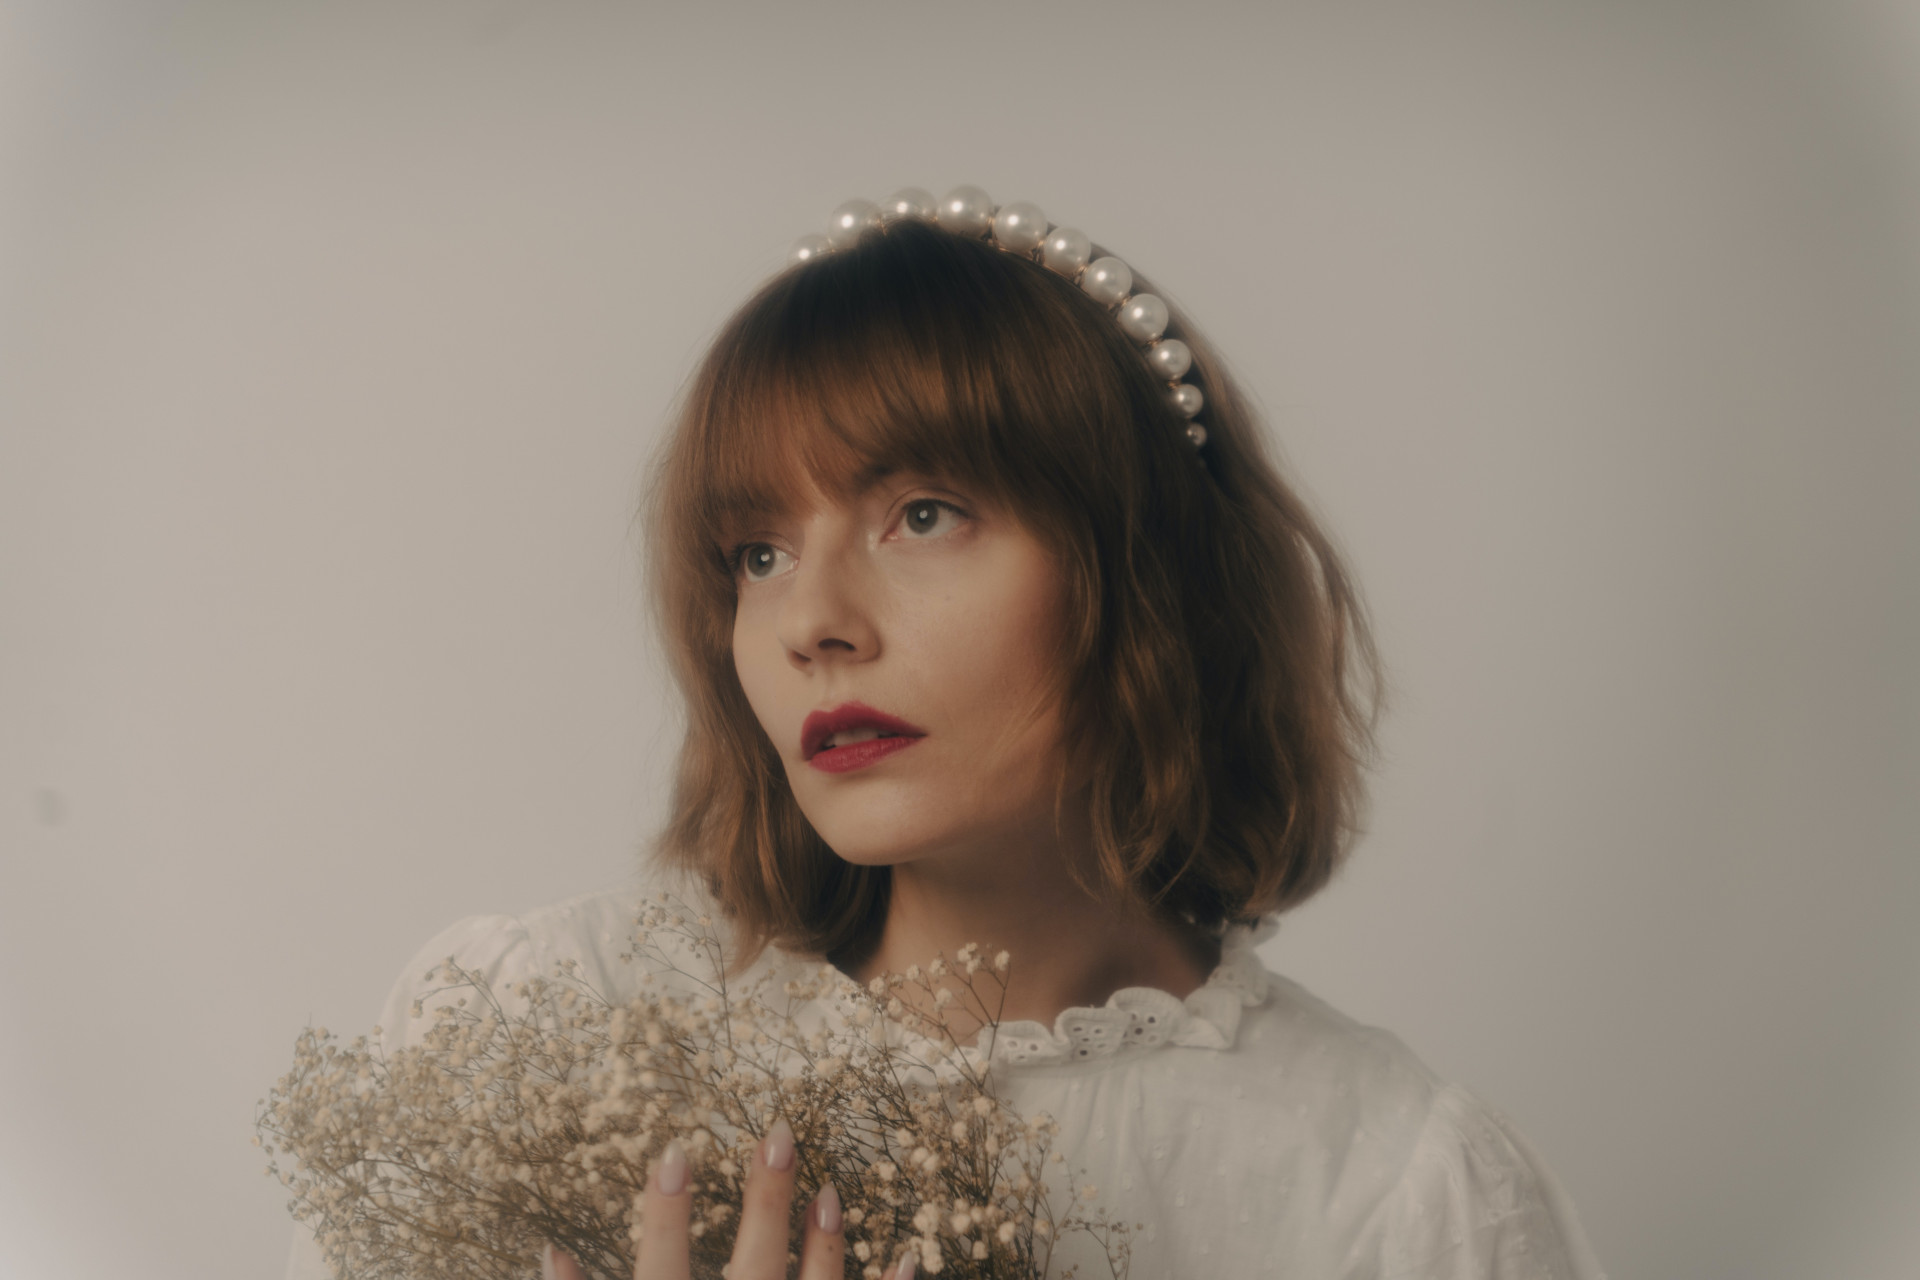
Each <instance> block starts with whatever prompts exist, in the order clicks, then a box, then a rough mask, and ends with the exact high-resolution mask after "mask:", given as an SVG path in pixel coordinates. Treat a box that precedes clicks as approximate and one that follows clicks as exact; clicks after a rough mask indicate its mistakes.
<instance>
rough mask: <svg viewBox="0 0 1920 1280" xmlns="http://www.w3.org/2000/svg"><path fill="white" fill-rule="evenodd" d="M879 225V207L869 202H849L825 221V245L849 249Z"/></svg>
mask: <svg viewBox="0 0 1920 1280" xmlns="http://www.w3.org/2000/svg"><path fill="white" fill-rule="evenodd" d="M879 225H880V206H879V205H877V204H875V203H874V202H873V201H871V200H849V201H847V202H846V203H845V204H843V205H841V206H840V207H839V208H838V209H835V210H834V211H833V216H832V217H831V218H829V219H827V243H828V244H830V245H832V246H833V247H834V248H835V249H851V248H852V247H853V246H854V245H855V244H856V243H857V242H858V241H859V239H860V237H861V236H863V235H865V234H866V233H867V232H868V231H870V230H872V229H873V228H874V227H877V226H879Z"/></svg>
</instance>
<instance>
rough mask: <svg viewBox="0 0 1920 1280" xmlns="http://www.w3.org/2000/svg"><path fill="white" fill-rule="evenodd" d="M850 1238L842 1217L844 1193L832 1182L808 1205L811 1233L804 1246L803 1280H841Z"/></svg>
mask: <svg viewBox="0 0 1920 1280" xmlns="http://www.w3.org/2000/svg"><path fill="white" fill-rule="evenodd" d="M846 1259H847V1237H846V1233H845V1229H844V1224H843V1222H842V1220H841V1216H840V1193H839V1192H838V1191H836V1190H834V1186H833V1184H832V1183H831V1182H828V1183H825V1184H823V1185H822V1186H821V1188H820V1193H819V1194H818V1195H816V1196H814V1198H813V1204H812V1205H810V1206H808V1208H807V1233H806V1236H805V1238H804V1242H803V1243H802V1244H801V1246H800V1280H840V1277H841V1276H842V1275H843V1274H845V1270H846Z"/></svg>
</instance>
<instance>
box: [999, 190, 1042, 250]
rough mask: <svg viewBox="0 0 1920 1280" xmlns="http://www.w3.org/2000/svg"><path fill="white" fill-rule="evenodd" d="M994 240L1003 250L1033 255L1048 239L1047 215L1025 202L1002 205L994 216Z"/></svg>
mask: <svg viewBox="0 0 1920 1280" xmlns="http://www.w3.org/2000/svg"><path fill="white" fill-rule="evenodd" d="M993 238H994V240H995V241H996V242H997V243H998V244H999V246H1000V247H1001V248H1002V249H1011V250H1013V251H1014V252H1015V253H1032V252H1033V251H1034V250H1035V249H1038V248H1039V247H1040V242H1041V241H1042V240H1045V239H1046V238H1047V215H1046V214H1044V213H1042V212H1040V206H1039V205H1037V204H1029V203H1028V202H1027V201H1025V200H1018V201H1015V202H1014V203H1013V204H1006V205H1001V206H1000V212H998V213H996V214H994V215H993Z"/></svg>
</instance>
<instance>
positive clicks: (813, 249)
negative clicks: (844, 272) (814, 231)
mask: <svg viewBox="0 0 1920 1280" xmlns="http://www.w3.org/2000/svg"><path fill="white" fill-rule="evenodd" d="M832 252H833V246H832V245H830V244H828V243H827V238H826V237H825V236H801V237H800V238H799V239H798V240H795V241H794V242H793V252H791V253H789V254H788V255H787V261H788V262H812V261H813V260H814V259H815V258H824V257H826V256H827V255H828V254H829V253H832Z"/></svg>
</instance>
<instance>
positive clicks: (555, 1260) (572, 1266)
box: [540, 1245, 587, 1280]
mask: <svg viewBox="0 0 1920 1280" xmlns="http://www.w3.org/2000/svg"><path fill="white" fill-rule="evenodd" d="M540 1280H587V1273H586V1272H584V1271H582V1270H581V1269H580V1264H579V1263H577V1262H575V1261H574V1260H573V1258H572V1257H571V1256H570V1255H569V1254H566V1253H564V1252H562V1251H561V1250H559V1249H556V1248H554V1247H553V1246H552V1245H548V1246H546V1247H545V1248H544V1249H542V1250H541V1251H540Z"/></svg>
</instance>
